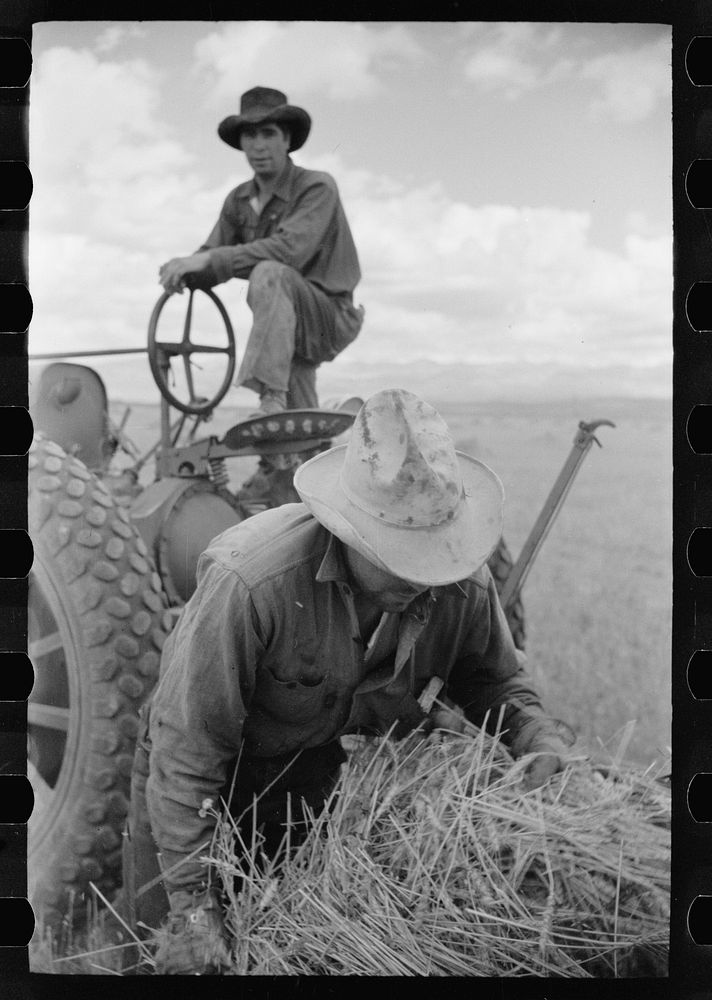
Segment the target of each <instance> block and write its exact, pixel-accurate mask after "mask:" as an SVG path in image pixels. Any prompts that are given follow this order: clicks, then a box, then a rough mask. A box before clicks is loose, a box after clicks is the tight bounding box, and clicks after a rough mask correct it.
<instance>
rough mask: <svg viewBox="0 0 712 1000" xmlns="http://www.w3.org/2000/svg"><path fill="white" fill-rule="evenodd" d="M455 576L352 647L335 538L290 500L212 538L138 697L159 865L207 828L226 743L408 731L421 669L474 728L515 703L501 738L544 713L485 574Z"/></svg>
mask: <svg viewBox="0 0 712 1000" xmlns="http://www.w3.org/2000/svg"><path fill="white" fill-rule="evenodd" d="M461 586H462V590H460V589H459V587H456V586H451V587H443V588H436V589H434V590H431V591H428V592H426V593H425V594H422V595H420V596H419V597H418V598H416V600H415V601H413V602H412V604H411V605H409V607H408V609H407V610H406V611H405V612H403V613H401V614H392V613H387V614H384V616H383V617H382V619H381V622H380V625H379V627H378V628H377V629H376V631H375V632H374V635H373V637H372V639H371V641H370V642H369V644H368V646H366V645H365V644H364V642H363V640H362V637H361V634H360V629H359V623H358V619H357V616H356V608H355V604H354V597H353V593H352V590H351V587H350V585H349V582H348V575H347V572H346V570H345V563H344V559H343V554H342V550H341V543H340V542H338V540H337V539H336V538H334V537H333V536H332V535H331V534H330V533H329V532H328V531H327V530H326V529H325V528H324V527H322V525H320V524H319V522H318V521H316V520H315V519H314V517H313V516H312V515H311V514H310V512H309V511H308V509H307V508H306V507H305V505H304V504H301V503H300V504H286V505H284V506H282V507H279V508H276V509H273V510H267V511H265V512H264V513H261V514H258V515H256V516H254V517H251V518H248V519H247V520H246V521H243V522H241V523H240V524H238V525H236V526H234V527H232V528H229V529H228V530H227V531H225V532H224V533H223V534H221V535H219V536H218V537H217V538H215V539H214V540H213V542H212V543H211V545H210V546H209V548H208V549H207V550H206V551H205V552H204V553H203V555H202V556H201V558H200V561H199V565H198V584H197V589H196V591H195V593H194V595H193V596H192V598H191V599H190V601H189V602H188V603H187V604H186V606H185V608H184V609H183V611H182V613H181V616H180V618H179V620H178V623H177V624H176V627H175V629H174V630H173V632H172V633H171V634H170V636H169V637H168V640H167V641H166V644H165V647H164V651H163V657H162V662H161V676H160V680H159V683H158V686H157V688H156V690H155V693H154V696H153V700H152V703H151V709H150V727H149V743H150V754H151V773H150V777H149V780H148V785H147V802H148V810H149V816H150V820H151V825H152V829H153V834H154V837H155V839H156V842H157V844H158V847H159V850H161V852H162V854H163V860H164V867H170V866H171V865H173V864H174V863H176V862H177V861H180V860H181V859H182V858H184V857H185V856H186V855H188V854H190V853H191V852H192V851H194V850H195V849H196V848H198V847H199V846H200V845H201V844H203V843H204V842H205V841H206V840H209V839H210V836H211V832H212V829H213V827H214V823H213V821H212V820H211V818H210V817H209V816H208V817H205V818H201V817H200V816H199V815H198V810H199V809H200V807H201V803H202V802H203V800H204V799H205V798H210V799H212V800H213V801H215V802H217V801H218V798H219V795H220V790H221V788H222V786H223V784H224V782H225V780H226V778H227V770H228V767H229V764H230V763H231V762H232V761H234V759H235V757H236V755H237V754H238V752H240V750H241V748H244V749H243V752H244V753H247V754H248V755H249V756H251V757H253V758H254V757H261V758H269V757H271V756H277V755H279V754H284V753H288V752H291V751H295V752H296V751H298V750H299V749H302V748H307V747H317V746H320V745H322V744H324V743H327V742H329V741H331V740H333V739H335V738H337V737H339V736H340V735H342V734H345V733H352V732H358V731H364V730H365V731H368V732H371V733H385V732H387V731H388V730H389V728H390V727H391V726H392V725H393V724H394V723H395V722H396V721H398V720H400V724H401V731H403V730H405V731H407V730H408V729H412V728H415V727H416V726H417V725H418V724H419V723H420V722H421V721H422V719H423V712H422V710H421V709H420V707H419V706H418V704H417V698H418V696H419V695H420V693H421V692H422V690H423V689H424V688H425V686H426V684H427V682H428V680H429V679H430V678H431V677H433V676H439V677H441V678H443V679H444V680H445V681H446V690H447V693H448V695H449V697H450V698H452V699H453V701H455V702H456V704H458V705H460V706H461V707H462V708H463V709H464V710H465V714H466V716H467V717H468V718H469V719H470V720H471V721H472V722H474V723H475V724H476V725H481V724H482V722H483V719H484V716H485V714H486V712H487V711H488V710H490V709H496V708H497V707H498V706H501V705H503V704H510V705H512V704H513V703H514V704H517V705H518V708H517V709H516V710H515V711H514V712H513V713H511V714H510V716H509V718H508V719H507V726H508V727H509V732H508V734H507V737H506V738H507V739H508V740H509V739H510V738H511V737H513V736H514V735H516V731H517V728H518V725H519V722H518V721H517V720H518V718H519V717H520V716H521V717H522V719H521V721H522V724H523V722H524V721H527V720H529V719H531V716H532V715H534V716H542V720H543V719H545V716H544V715H543V711H542V708H541V705H540V702H539V699H538V696H537V695H536V694H535V692H534V690H533V689H532V687H531V686H530V683H529V680H528V678H527V675H526V674H525V672H524V669H523V666H522V662H521V660H520V659H519V658H518V655H519V656H521V654H517V652H516V650H515V647H514V643H513V641H512V637H511V633H510V631H509V628H508V626H507V623H506V620H505V618H504V613H503V611H502V607H501V605H500V603H499V599H498V597H497V593H496V589H495V586H494V582H493V580H492V577H491V575H490V573H489V570H488V569H487V567H486V566H485V567H483V568H482V569H480V570H478V571H477V572H476V573H475V574H473V575H472V576H471V577H470V578H468V579H467V580H465V581H463V582H462V584H461ZM463 591H464V593H463ZM495 714H496V713H495ZM203 876H204V869H203V868H202V867H201V866H200V865H196V864H193V863H192V862H191V863H187V864H185V865H181V867H180V868H179V870H178V874H177V875H175V877H174V878H173V879H172V880H170V879H167V884H168V888H169V889H170V890H171V891H172V890H173V889H174V888H178V887H180V888H184V887H187V886H190V885H191V884H194V883H196V882H199V881H200V879H201V878H202V877H203Z"/></svg>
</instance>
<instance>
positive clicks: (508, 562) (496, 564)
mask: <svg viewBox="0 0 712 1000" xmlns="http://www.w3.org/2000/svg"><path fill="white" fill-rule="evenodd" d="M487 565H488V567H489V571H490V573H491V574H492V576H493V578H494V582H495V586H496V587H497V593H498V594H501V593H502V587H503V586H504V584H505V581H506V579H507V577H508V576H509V573H510V570H511V569H512V566H513V565H514V560H513V559H512V556H511V555H510V552H509V549H508V548H507V543H506V542H505V540H504V538H500V540H499V543H498V545H497V548H496V549H495V550H494V552H493V553H492V555H491V556H490V557H489V559H488V560H487ZM506 618H507V624H508V625H509V631H510V632H511V633H512V638H513V639H514V645H515V646H516V647H517V649H521V650H522V652H524V643H525V640H526V637H527V634H526V628H525V622H524V605H523V604H522V599H521V597H518V598H517V599H516V601H514V602H513V603H512V604H511V605H510V608H509V610H508V611H507V612H506Z"/></svg>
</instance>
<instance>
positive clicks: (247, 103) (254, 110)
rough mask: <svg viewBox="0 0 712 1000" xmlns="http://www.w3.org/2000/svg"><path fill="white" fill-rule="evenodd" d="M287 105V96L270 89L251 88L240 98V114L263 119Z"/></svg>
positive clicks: (279, 91)
mask: <svg viewBox="0 0 712 1000" xmlns="http://www.w3.org/2000/svg"><path fill="white" fill-rule="evenodd" d="M285 104H287V95H286V94H283V93H282V91H281V90H274V89H273V88H272V87H253V88H252V89H251V90H246V91H245V93H244V94H243V95H242V97H241V98H240V114H241V115H243V116H244V115H249V116H250V117H264V116H266V115H269V114H270V112H272V111H275V110H276V109H277V108H281V107H283V106H284V105H285Z"/></svg>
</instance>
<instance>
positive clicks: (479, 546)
mask: <svg viewBox="0 0 712 1000" xmlns="http://www.w3.org/2000/svg"><path fill="white" fill-rule="evenodd" d="M294 486H295V488H296V490H297V492H298V494H299V496H300V497H301V499H302V500H303V501H304V503H305V504H306V506H307V507H308V508H309V510H310V511H311V512H312V514H313V515H314V517H315V518H316V519H317V520H318V521H319V522H320V523H321V524H323V525H324V527H325V528H327V529H328V530H329V531H331V532H332V534H334V535H336V536H337V538H339V539H341V541H342V542H345V543H346V545H349V546H351V547H352V548H354V549H356V550H357V551H358V552H360V553H361V555H363V556H364V557H365V558H366V559H368V560H370V561H371V562H372V563H374V564H375V565H376V566H379V567H380V568H381V569H384V570H386V571H387V572H388V573H391V574H392V575H393V576H397V577H399V578H400V579H402V580H407V581H409V582H411V583H417V584H421V585H426V586H439V585H440V586H441V585H445V584H448V583H455V582H456V581H458V580H463V579H465V577H467V576H470V574H471V573H474V572H475V570H477V569H479V568H480V566H482V564H483V563H484V562H485V561H486V560H487V558H488V557H489V556H490V555H491V553H492V552H493V550H494V548H495V546H496V545H497V542H498V541H499V538H500V535H501V532H502V510H503V504H504V490H503V489H502V484H501V482H500V481H499V478H498V477H497V476H496V475H495V473H494V472H493V471H492V470H491V469H490V468H488V466H486V465H485V464H484V463H483V462H479V461H478V460H477V459H475V458H470V456H469V455H465V454H463V453H462V452H458V451H456V450H455V445H454V443H453V440H452V437H451V435H450V432H449V430H448V427H447V424H446V423H445V421H444V420H443V419H442V417H441V416H440V415H439V414H438V412H437V411H436V410H435V409H433V407H432V406H430V405H429V404H428V403H425V402H424V401H423V400H421V399H419V398H418V397H417V396H415V395H413V393H411V392H407V391H406V390H405V389H386V390H384V391H382V392H378V393H376V394H375V395H374V396H371V398H370V399H368V400H367V401H366V402H365V403H364V404H363V406H362V407H361V409H360V410H359V412H358V414H357V416H356V419H355V421H354V424H353V426H352V428H351V433H350V437H349V441H348V443H347V444H344V445H339V446H338V447H336V448H331V449H330V450H329V451H325V452H322V453H321V454H319V455H316V456H315V457H314V458H312V459H310V460H309V461H308V462H305V463H304V465H301V466H299V468H298V469H297V471H296V473H295V476H294Z"/></svg>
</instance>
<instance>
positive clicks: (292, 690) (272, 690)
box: [255, 666, 327, 725]
mask: <svg viewBox="0 0 712 1000" xmlns="http://www.w3.org/2000/svg"><path fill="white" fill-rule="evenodd" d="M326 682H327V677H326V675H324V676H321V677H313V676H310V677H308V678H307V677H306V676H304V677H303V678H302V679H300V680H297V679H296V678H291V679H288V678H285V679H280V678H279V677H276V676H275V674H274V673H273V672H272V671H271V670H270V668H269V667H267V666H263V668H262V670H261V671H260V674H259V678H258V681H257V690H256V691H255V703H256V704H258V705H259V708H260V711H261V712H262V713H263V714H264V715H266V716H268V717H269V718H271V719H274V720H278V721H279V722H285V723H287V724H288V725H300V724H303V723H305V722H307V721H309V720H310V719H313V718H314V717H315V716H317V715H318V714H319V713H320V712H321V710H322V708H323V706H324V698H325V696H326V691H327V683H326Z"/></svg>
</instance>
